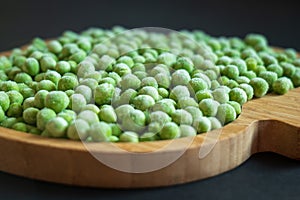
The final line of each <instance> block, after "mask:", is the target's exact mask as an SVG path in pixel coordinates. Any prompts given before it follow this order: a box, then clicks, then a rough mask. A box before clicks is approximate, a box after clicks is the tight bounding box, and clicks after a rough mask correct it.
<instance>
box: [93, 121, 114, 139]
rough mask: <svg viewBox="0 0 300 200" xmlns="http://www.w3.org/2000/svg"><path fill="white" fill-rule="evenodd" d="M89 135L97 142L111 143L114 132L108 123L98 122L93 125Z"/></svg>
mask: <svg viewBox="0 0 300 200" xmlns="http://www.w3.org/2000/svg"><path fill="white" fill-rule="evenodd" d="M89 135H90V136H91V137H92V139H93V141H95V142H109V138H110V136H111V135H112V130H111V127H110V126H109V125H108V124H107V123H105V122H97V123H94V124H92V125H91V127H90V129H89Z"/></svg>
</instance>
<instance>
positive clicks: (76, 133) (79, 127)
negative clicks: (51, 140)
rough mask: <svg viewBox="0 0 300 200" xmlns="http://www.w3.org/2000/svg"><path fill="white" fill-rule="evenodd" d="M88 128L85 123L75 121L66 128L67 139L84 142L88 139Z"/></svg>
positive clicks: (78, 120) (79, 120) (80, 120)
mask: <svg viewBox="0 0 300 200" xmlns="http://www.w3.org/2000/svg"><path fill="white" fill-rule="evenodd" d="M89 128H90V126H89V124H88V123H87V122H86V121H84V120H82V119H77V120H75V121H74V122H72V123H71V125H70V126H69V127H68V130H67V137H68V138H70V139H72V140H85V139H86V138H87V137H88V130H89Z"/></svg>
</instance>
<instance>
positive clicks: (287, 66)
mask: <svg viewBox="0 0 300 200" xmlns="http://www.w3.org/2000/svg"><path fill="white" fill-rule="evenodd" d="M280 66H281V67H282V69H283V76H286V77H289V78H290V77H292V76H293V74H294V73H295V71H296V68H295V66H294V65H293V64H291V63H287V62H282V63H280Z"/></svg>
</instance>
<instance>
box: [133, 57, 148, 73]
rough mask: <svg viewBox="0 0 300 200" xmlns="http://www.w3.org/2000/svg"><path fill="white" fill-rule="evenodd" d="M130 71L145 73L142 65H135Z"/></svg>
mask: <svg viewBox="0 0 300 200" xmlns="http://www.w3.org/2000/svg"><path fill="white" fill-rule="evenodd" d="M143 59H144V60H145V58H144V57H143ZM143 63H144V62H143ZM131 71H132V72H140V71H142V72H145V71H146V67H145V65H144V64H142V63H135V64H134V66H133V67H132V69H131Z"/></svg>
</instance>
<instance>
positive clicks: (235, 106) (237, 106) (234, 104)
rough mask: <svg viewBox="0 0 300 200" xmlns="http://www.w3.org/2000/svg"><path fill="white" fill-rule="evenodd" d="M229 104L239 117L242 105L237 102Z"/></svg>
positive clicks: (229, 102)
mask: <svg viewBox="0 0 300 200" xmlns="http://www.w3.org/2000/svg"><path fill="white" fill-rule="evenodd" d="M227 104H229V105H231V106H232V107H233V108H234V110H235V112H236V114H237V115H239V114H241V112H242V106H241V104H240V103H238V102H236V101H228V102H227Z"/></svg>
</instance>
